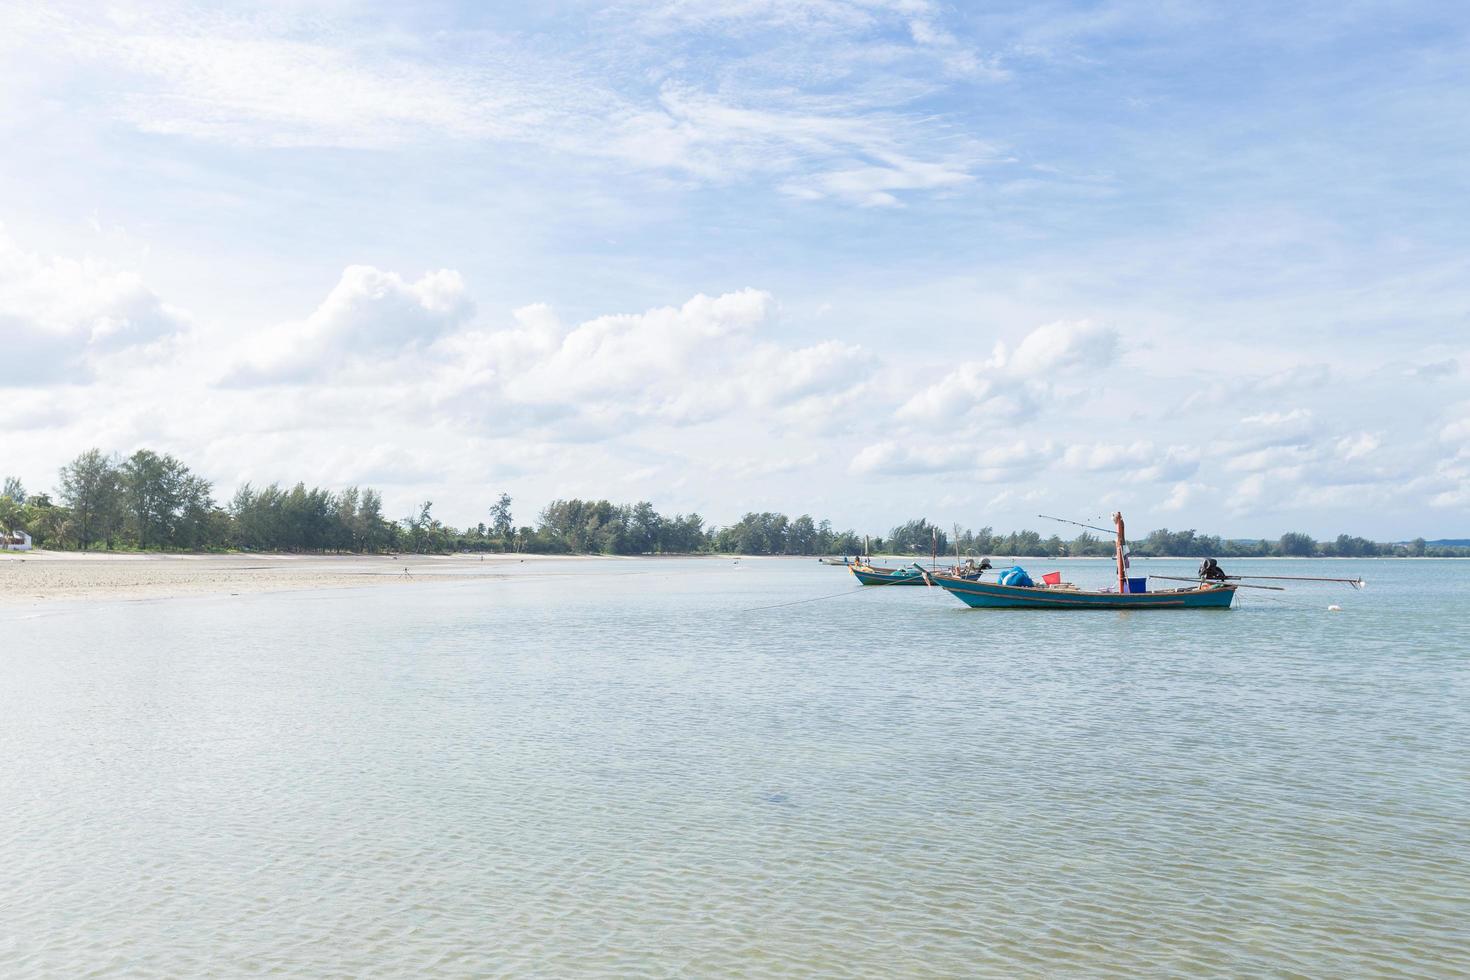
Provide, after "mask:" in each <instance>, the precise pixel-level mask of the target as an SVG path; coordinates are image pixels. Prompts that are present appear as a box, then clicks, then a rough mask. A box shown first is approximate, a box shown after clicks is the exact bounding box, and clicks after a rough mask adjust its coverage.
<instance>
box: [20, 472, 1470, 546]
mask: <svg viewBox="0 0 1470 980" xmlns="http://www.w3.org/2000/svg"><path fill="white" fill-rule="evenodd" d="M511 504H512V500H511V498H510V496H509V495H507V494H504V493H501V494H500V495H499V496H498V497H497V499H496V500H495V501H494V502H493V503H492V504H491V505H490V506H489V507H488V508H487V511H486V518H487V520H485V521H483V522H481V523H479V524H476V525H475V526H474V527H466V528H455V527H450V526H449V525H447V524H444V523H443V522H441V521H440V520H438V519H437V518H435V517H434V516H433V504H432V502H431V501H425V502H424V503H423V504H421V505H420V506H419V507H418V508H417V509H416V510H415V511H414V513H412V514H409V515H407V516H406V517H402V518H399V519H396V520H395V519H392V518H389V517H387V516H386V515H385V514H384V513H383V498H382V495H381V494H380V493H379V492H378V491H376V490H373V489H371V488H359V487H348V488H346V489H344V490H328V489H323V488H321V487H311V488H308V487H307V486H306V485H305V484H303V483H297V484H295V485H294V486H292V487H290V488H289V489H288V488H283V487H282V486H280V485H279V484H275V483H272V484H270V485H269V486H265V487H255V486H252V485H251V484H248V483H247V484H246V485H244V486H242V487H241V488H240V489H239V490H237V491H236V492H235V494H234V496H233V497H231V498H230V500H229V502H228V503H224V504H221V503H220V502H218V501H217V500H216V499H215V497H214V488H213V486H212V485H211V483H210V482H209V481H208V480H206V479H204V478H203V477H201V476H199V475H197V474H195V473H193V472H192V471H191V470H190V469H189V468H188V467H187V466H186V465H185V464H184V463H183V462H181V461H180V460H178V459H176V458H175V457H173V456H170V455H168V454H160V453H155V452H152V451H151V450H147V449H140V450H138V451H137V452H135V453H133V454H132V455H131V456H128V457H126V458H121V457H118V456H116V455H108V454H105V453H103V452H102V451H101V450H99V449H89V450H87V451H86V452H84V453H82V454H81V455H79V456H78V457H76V459H74V460H72V461H71V462H70V463H68V464H67V465H66V466H63V467H62V468H61V472H60V475H59V480H58V483H57V487H56V490H55V493H54V494H50V493H35V494H29V493H27V492H26V490H25V487H24V486H22V484H21V482H20V481H19V480H17V479H15V478H14V477H10V478H7V479H6V480H5V482H4V487H3V490H0V532H5V531H11V532H14V531H25V532H26V533H28V534H30V535H31V536H32V538H33V543H34V545H35V546H36V547H44V548H54V549H76V550H84V551H85V550H99V549H100V550H143V551H154V550H157V551H229V550H241V551H283V552H304V553H328V552H360V553H380V552H390V551H392V552H414V553H420V554H431V553H447V552H456V551H471V552H522V553H536V554H609V555H639V554H698V553H707V552H715V553H738V554H747V555H843V554H847V555H851V554H856V553H858V552H860V551H862V550H864V548H865V547H866V549H867V550H868V551H870V552H872V553H874V554H879V553H887V554H914V555H926V554H929V552H930V550H931V548H933V547H934V546H935V545H936V543H937V547H938V550H939V552H940V553H941V554H954V553H955V552H956V551H958V552H959V553H960V554H964V555H976V556H979V555H1018V556H1036V557H1042V556H1046V557H1060V556H1091V555H1097V556H1103V555H1110V554H1112V548H1113V545H1112V541H1111V539H1108V538H1105V537H1102V536H1101V535H1093V534H1090V533H1085V534H1082V535H1081V536H1079V537H1075V538H1070V539H1063V538H1061V537H1059V536H1057V535H1055V534H1053V535H1050V536H1043V535H1041V534H1040V533H1038V532H1036V531H1012V532H1009V533H1006V534H999V533H997V532H996V531H994V530H993V529H992V528H990V527H982V528H980V529H978V530H971V529H967V528H962V527H960V526H959V525H958V524H955V525H951V526H950V527H949V528H948V529H943V528H939V527H937V526H936V525H934V524H931V523H930V522H929V521H928V520H926V519H923V518H919V519H916V520H912V521H909V522H907V523H905V524H901V525H899V526H898V527H895V528H893V529H892V530H890V531H889V532H888V533H887V534H883V535H868V536H867V537H866V539H865V538H864V536H863V535H862V534H860V533H858V532H856V531H853V530H850V529H848V530H838V529H836V528H834V527H833V525H832V522H831V521H828V520H817V519H814V518H812V517H811V516H810V515H807V514H802V515H801V516H799V517H794V518H792V517H788V516H786V515H785V514H776V513H770V512H762V513H748V514H746V515H745V516H744V517H742V518H740V520H738V521H736V522H735V523H733V524H730V525H728V526H724V527H717V526H711V525H707V524H706V523H705V521H704V519H703V518H702V517H700V515H698V514H675V515H673V516H666V515H663V514H660V513H658V512H657V511H656V510H654V508H653V505H652V504H650V503H648V502H647V501H641V502H639V503H635V504H614V503H611V502H609V501H607V500H578V499H572V500H556V501H553V502H552V503H550V504H548V505H547V506H546V507H545V508H544V509H543V510H542V511H541V513H540V514H539V515H538V517H537V520H536V523H535V524H534V525H532V524H525V525H519V526H518V525H517V524H516V523H515V521H514V519H513V517H512V514H511ZM1131 547H1132V550H1133V553H1134V554H1136V555H1139V556H1158V557H1165V556H1181V557H1203V556H1207V555H1208V556H1214V557H1276V556H1280V557H1303V558H1306V557H1314V556H1324V557H1343V558H1361V557H1378V556H1384V557H1446V558H1465V557H1470V547H1467V546H1465V545H1462V544H1460V543H1458V542H1456V543H1454V544H1440V543H1432V542H1426V541H1425V540H1424V539H1423V538H1419V539H1416V540H1414V541H1411V542H1389V543H1383V542H1374V541H1370V540H1368V539H1366V538H1361V537H1354V536H1351V535H1347V534H1341V535H1338V536H1337V538H1336V539H1334V540H1331V541H1317V540H1314V539H1313V538H1312V537H1310V536H1309V535H1306V534H1302V533H1300V532H1288V533H1286V534H1283V535H1281V536H1280V537H1279V538H1277V539H1275V540H1237V539H1224V538H1221V537H1218V536H1215V535H1209V534H1200V533H1198V532H1196V531H1194V530H1188V531H1170V530H1168V529H1159V530H1155V531H1150V532H1149V533H1148V534H1147V535H1145V536H1144V537H1142V538H1139V539H1135V540H1133V541H1132V542H1131Z"/></svg>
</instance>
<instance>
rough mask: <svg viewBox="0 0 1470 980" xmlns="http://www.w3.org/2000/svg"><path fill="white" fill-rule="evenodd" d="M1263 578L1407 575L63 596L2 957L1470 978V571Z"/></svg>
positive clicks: (159, 968) (13, 852)
mask: <svg viewBox="0 0 1470 980" xmlns="http://www.w3.org/2000/svg"><path fill="white" fill-rule="evenodd" d="M1026 564H1027V565H1028V567H1029V568H1030V569H1031V570H1032V572H1033V573H1035V572H1039V571H1046V570H1049V569H1051V568H1052V567H1057V566H1056V565H1055V564H1051V565H1046V567H1045V568H1043V567H1042V565H1043V564H1045V563H1038V562H1028V563H1026ZM1062 564H1063V565H1064V566H1065V564H1066V563H1062ZM1226 564H1227V567H1228V568H1229V570H1231V571H1244V570H1247V569H1249V568H1251V567H1254V568H1256V569H1258V570H1262V571H1268V572H1281V571H1285V572H1288V573H1293V574H1332V575H1339V574H1344V570H1345V569H1347V570H1352V571H1362V573H1363V574H1364V575H1365V576H1366V577H1367V578H1368V579H1369V582H1370V585H1369V588H1368V590H1367V591H1365V592H1362V593H1357V592H1353V591H1351V590H1349V589H1347V588H1346V587H1339V586H1327V585H1322V586H1304V587H1300V588H1295V589H1293V590H1292V591H1291V592H1289V593H1284V594H1280V593H1269V592H1260V593H1242V596H1243V601H1242V603H1241V605H1240V607H1238V608H1237V609H1235V610H1233V611H1229V612H1210V611H1201V612H1182V611H1168V612H1152V613H1106V612H1103V613H1092V612H1085V613H1057V612H1028V611H1006V610H968V609H966V608H964V607H963V606H961V605H960V603H959V602H957V601H956V600H954V599H952V598H950V597H948V596H946V595H944V594H942V593H940V592H939V591H938V590H928V589H922V588H879V589H868V590H865V591H864V592H862V593H860V594H854V595H848V596H845V597H842V598H836V599H830V600H824V601H820V602H811V603H805V604H800V605H794V606H787V607H784V608H776V609H761V610H756V611H750V610H751V608H752V607H758V606H764V605H768V604H771V603H779V602H783V601H790V600H792V599H797V598H804V597H808V596H820V595H825V594H828V593H834V592H842V591H845V590H847V589H849V588H851V587H852V586H851V584H850V583H851V581H852V580H851V577H850V576H849V575H848V573H847V572H846V571H844V570H842V569H833V568H826V567H822V566H819V565H817V564H816V563H815V562H811V561H752V560H745V561H742V562H741V563H739V564H738V565H736V564H733V563H729V562H726V561H720V560H704V561H699V560H689V561H674V560H670V561H633V562H628V561H623V562H613V561H609V562H588V563H581V564H574V565H573V564H566V565H556V566H541V567H538V568H536V569H534V570H533V574H531V575H528V576H526V577H522V578H516V579H510V578H508V579H506V580H503V581H490V582H485V581H464V582H450V583H445V584H429V583H423V584H419V585H414V586H404V587H400V588H382V589H376V590H363V591H343V592H320V593H297V594H282V595H264V596H243V597H236V598H223V599H186V600H172V601H163V602H119V603H109V604H92V605H86V606H81V605H69V606H52V607H46V608H44V609H42V610H41V614H40V615H34V616H32V615H31V614H30V613H29V612H27V613H24V614H23V615H25V616H29V617H30V618H22V619H19V620H16V621H13V622H10V623H9V624H8V630H7V633H6V635H5V638H4V640H3V641H0V745H3V752H0V975H3V976H6V977H17V976H80V975H85V974H88V973H97V974H107V973H113V972H132V973H138V974H170V975H197V974H201V973H216V974H226V975H238V974H251V973H276V974H306V975H337V974H352V975H360V974H372V975H415V976H436V975H443V976H460V975H474V974H484V973H496V974H517V973H538V974H542V975H558V976H564V975H576V974H602V973H624V974H625V973H639V974H650V975H717V974H729V973H741V974H745V975H767V974H840V975H866V976H875V977H876V976H884V977H887V976H895V975H961V974H963V975H977V974H978V975H995V976H1018V975H1019V976H1024V975H1031V976H1058V975H1089V976H1093V975H1116V976H1136V975H1140V974H1170V975H1184V974H1192V975H1242V974H1290V973H1297V974H1301V975H1311V976H1328V975H1333V976H1365V975H1406V976H1407V975H1412V976H1446V975H1455V974H1460V975H1464V974H1467V973H1470V952H1467V949H1470V947H1467V941H1466V940H1467V933H1466V927H1465V923H1466V922H1470V739H1467V731H1470V726H1467V722H1470V708H1467V694H1470V690H1467V688H1470V684H1467V677H1470V611H1467V608H1466V599H1467V596H1470V563H1462V564H1452V563H1447V562H1388V561H1380V562H1362V563H1340V562H1321V563H1308V562H1294V563H1289V564H1288V563H1281V562H1275V563H1266V562H1262V563H1250V562H1241V561H1234V562H1227V563H1226ZM1193 565H1194V563H1192V562H1172V563H1169V562H1152V563H1148V564H1147V570H1153V571H1165V572H1167V571H1168V570H1170V569H1172V570H1175V571H1183V572H1185V573H1186V574H1187V573H1188V572H1189V571H1191V570H1192V569H1193ZM1072 569H1073V570H1071V571H1069V577H1075V578H1076V579H1077V580H1078V581H1081V582H1093V581H1095V582H1101V581H1103V580H1105V579H1106V577H1107V574H1108V573H1107V566H1106V565H1105V564H1102V563H1096V562H1092V563H1080V562H1079V563H1076V564H1075V565H1073V566H1072ZM1142 570H1145V568H1144V567H1143V564H1142V563H1140V566H1138V567H1136V571H1142ZM1329 603H1338V604H1340V605H1341V606H1342V611H1341V612H1338V613H1329V612H1327V611H1326V607H1327V605H1328V604H1329Z"/></svg>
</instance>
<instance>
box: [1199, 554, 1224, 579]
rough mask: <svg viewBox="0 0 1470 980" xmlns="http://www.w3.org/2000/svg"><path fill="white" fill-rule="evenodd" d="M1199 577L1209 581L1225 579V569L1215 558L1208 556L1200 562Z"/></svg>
mask: <svg viewBox="0 0 1470 980" xmlns="http://www.w3.org/2000/svg"><path fill="white" fill-rule="evenodd" d="M1199 577H1200V578H1202V579H1204V580H1205V581H1207V582H1223V581H1225V569H1223V568H1221V567H1220V563H1219V562H1217V561H1216V560H1215V559H1213V558H1206V559H1205V560H1204V561H1202V562H1200V563H1199Z"/></svg>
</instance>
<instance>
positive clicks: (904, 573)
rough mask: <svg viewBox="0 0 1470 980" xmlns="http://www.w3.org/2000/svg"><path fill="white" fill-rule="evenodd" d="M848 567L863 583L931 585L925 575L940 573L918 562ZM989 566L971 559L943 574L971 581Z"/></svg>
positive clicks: (863, 564) (944, 571)
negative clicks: (889, 566) (893, 565)
mask: <svg viewBox="0 0 1470 980" xmlns="http://www.w3.org/2000/svg"><path fill="white" fill-rule="evenodd" d="M848 567H849V568H851V569H852V574H853V575H855V576H856V577H857V580H858V581H859V582H861V583H862V584H863V585H929V584H931V583H930V582H929V581H928V580H927V579H925V577H924V576H926V575H935V574H939V573H940V570H939V569H936V568H927V569H926V568H924V567H923V566H922V565H920V564H919V563H918V562H915V563H914V564H912V565H905V566H904V567H902V568H881V567H879V566H877V565H871V564H868V563H867V562H853V563H852V564H851V565H849V566H848ZM989 568H990V562H989V561H988V560H987V561H983V562H980V563H978V564H977V563H976V562H975V561H973V560H970V561H966V562H964V563H963V564H959V565H955V566H954V567H953V568H946V569H944V570H943V574H944V575H946V576H948V577H949V578H953V579H958V580H960V581H971V580H974V579H978V578H979V577H980V576H981V575H982V574H983V573H984V572H985V571H986V570H987V569H989Z"/></svg>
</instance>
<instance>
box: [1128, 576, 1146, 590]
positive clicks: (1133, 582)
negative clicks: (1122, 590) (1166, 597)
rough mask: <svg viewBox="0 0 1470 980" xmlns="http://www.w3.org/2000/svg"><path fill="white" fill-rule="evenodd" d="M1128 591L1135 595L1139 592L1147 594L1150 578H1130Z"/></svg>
mask: <svg viewBox="0 0 1470 980" xmlns="http://www.w3.org/2000/svg"><path fill="white" fill-rule="evenodd" d="M1128 591H1129V592H1132V593H1135V594H1136V593H1139V592H1147V591H1148V576H1147V575H1145V576H1144V577H1143V578H1130V579H1129V580H1128Z"/></svg>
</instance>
